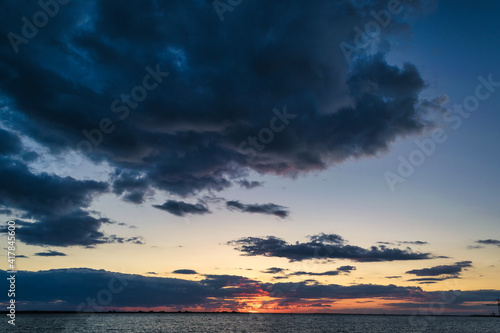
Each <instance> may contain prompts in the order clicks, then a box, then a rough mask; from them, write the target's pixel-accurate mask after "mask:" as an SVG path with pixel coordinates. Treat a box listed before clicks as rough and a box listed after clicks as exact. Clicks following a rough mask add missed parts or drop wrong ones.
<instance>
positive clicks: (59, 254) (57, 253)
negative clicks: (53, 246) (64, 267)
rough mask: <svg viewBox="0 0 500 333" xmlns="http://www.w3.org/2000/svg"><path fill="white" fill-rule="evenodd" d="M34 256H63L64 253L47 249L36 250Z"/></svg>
mask: <svg viewBox="0 0 500 333" xmlns="http://www.w3.org/2000/svg"><path fill="white" fill-rule="evenodd" d="M35 256H39V257H65V256H66V253H62V252H58V251H52V250H48V251H47V252H37V253H35Z"/></svg>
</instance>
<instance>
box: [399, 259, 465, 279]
mask: <svg viewBox="0 0 500 333" xmlns="http://www.w3.org/2000/svg"><path fill="white" fill-rule="evenodd" d="M469 267H472V262H471V261H460V262H457V263H455V264H454V265H440V266H435V267H431V268H423V269H414V270H411V271H408V272H406V274H414V275H416V276H439V275H455V276H458V275H460V273H462V270H465V269H466V268H469Z"/></svg>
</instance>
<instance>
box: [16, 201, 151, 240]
mask: <svg viewBox="0 0 500 333" xmlns="http://www.w3.org/2000/svg"><path fill="white" fill-rule="evenodd" d="M108 221H109V220H108V219H107V218H102V217H93V216H91V215H89V213H87V212H86V211H83V210H75V211H73V212H71V213H68V214H65V215H61V216H47V217H41V218H40V219H38V220H37V221H36V222H23V221H17V222H16V224H18V225H19V226H20V227H19V230H20V232H19V239H20V240H21V241H23V242H24V243H26V244H30V245H51V246H64V247H66V246H85V247H89V248H91V247H94V246H95V245H98V244H106V243H133V244H143V241H142V238H141V237H130V238H125V237H118V236H116V235H105V234H104V233H103V232H102V231H100V228H101V226H102V225H103V224H106V223H108Z"/></svg>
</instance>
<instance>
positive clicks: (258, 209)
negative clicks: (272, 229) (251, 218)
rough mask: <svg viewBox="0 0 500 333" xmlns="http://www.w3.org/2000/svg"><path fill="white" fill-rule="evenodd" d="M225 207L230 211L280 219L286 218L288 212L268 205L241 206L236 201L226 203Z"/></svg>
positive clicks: (270, 204)
mask: <svg viewBox="0 0 500 333" xmlns="http://www.w3.org/2000/svg"><path fill="white" fill-rule="evenodd" d="M226 207H227V208H228V209H230V210H237V211H240V212H244V213H259V214H266V215H276V216H278V217H281V218H285V217H287V216H288V215H289V214H290V212H289V211H288V209H287V208H286V207H283V206H279V205H275V204H272V203H268V204H243V203H241V202H239V201H237V200H231V201H227V202H226Z"/></svg>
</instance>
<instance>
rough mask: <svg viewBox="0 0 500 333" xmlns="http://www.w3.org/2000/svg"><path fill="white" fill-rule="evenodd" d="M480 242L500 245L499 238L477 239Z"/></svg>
mask: <svg viewBox="0 0 500 333" xmlns="http://www.w3.org/2000/svg"><path fill="white" fill-rule="evenodd" d="M476 243H478V244H483V245H496V246H498V247H500V240H497V239H484V240H478V241H476Z"/></svg>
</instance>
